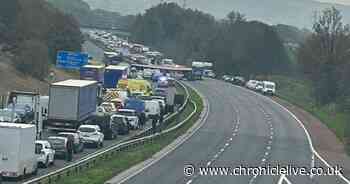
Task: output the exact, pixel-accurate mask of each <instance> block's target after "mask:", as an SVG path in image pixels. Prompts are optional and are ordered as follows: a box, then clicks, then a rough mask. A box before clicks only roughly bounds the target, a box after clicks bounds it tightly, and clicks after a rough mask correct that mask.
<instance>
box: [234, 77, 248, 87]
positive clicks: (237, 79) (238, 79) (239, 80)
mask: <svg viewBox="0 0 350 184" xmlns="http://www.w3.org/2000/svg"><path fill="white" fill-rule="evenodd" d="M232 83H233V84H235V85H239V86H244V85H245V79H244V78H243V77H241V76H235V77H234V78H233V81H232Z"/></svg>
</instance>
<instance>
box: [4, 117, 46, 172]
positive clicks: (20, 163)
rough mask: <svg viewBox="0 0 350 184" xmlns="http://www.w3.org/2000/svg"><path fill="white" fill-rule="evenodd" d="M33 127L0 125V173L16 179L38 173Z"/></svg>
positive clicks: (12, 124)
mask: <svg viewBox="0 0 350 184" xmlns="http://www.w3.org/2000/svg"><path fill="white" fill-rule="evenodd" d="M35 138H36V128H35V125H29V124H17V123H0V172H1V174H0V175H2V176H3V177H9V178H18V177H22V176H25V175H27V174H36V173H37V171H38V164H37V157H38V155H37V154H40V152H38V153H36V150H35Z"/></svg>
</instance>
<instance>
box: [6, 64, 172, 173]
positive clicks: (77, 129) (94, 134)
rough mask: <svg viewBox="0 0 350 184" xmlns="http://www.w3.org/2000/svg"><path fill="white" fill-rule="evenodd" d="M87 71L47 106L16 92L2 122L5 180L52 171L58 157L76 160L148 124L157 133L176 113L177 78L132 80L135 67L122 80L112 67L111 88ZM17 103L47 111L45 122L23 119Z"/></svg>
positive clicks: (56, 86)
mask: <svg viewBox="0 0 350 184" xmlns="http://www.w3.org/2000/svg"><path fill="white" fill-rule="evenodd" d="M86 67H87V68H90V69H91V70H89V71H90V72H91V73H99V71H98V70H95V68H104V67H100V66H96V67H92V66H86ZM115 67H120V66H115ZM83 68H84V69H82V71H83V72H81V79H80V80H74V79H70V80H65V81H59V82H56V83H53V84H51V85H50V92H49V96H48V104H47V107H45V108H44V106H43V104H40V98H39V99H38V101H34V100H33V99H34V98H33V96H30V95H29V94H25V93H23V94H21V93H16V97H14V96H13V97H12V98H13V99H12V101H13V102H12V103H10V104H9V107H7V109H5V110H4V111H6V112H9V113H8V114H7V116H6V117H5V116H1V122H0V150H1V152H0V157H1V159H0V171H1V175H2V176H3V177H10V178H11V177H15V178H17V177H21V176H23V175H27V174H35V173H36V172H37V171H38V167H39V166H41V167H44V168H46V167H49V166H50V165H51V164H54V162H55V159H65V160H67V161H71V160H72V157H73V154H74V153H80V152H83V151H84V148H86V146H88V147H90V145H92V146H93V147H95V148H101V147H103V143H104V140H105V139H109V140H113V139H116V138H117V136H118V135H127V134H128V133H129V131H133V130H142V129H144V127H145V124H146V122H148V121H152V126H153V128H154V129H155V128H156V126H160V125H161V123H162V121H163V117H164V116H165V115H166V114H167V113H170V112H173V111H174V108H175V102H174V100H175V95H176V89H175V87H174V82H173V81H172V80H173V79H172V78H171V77H167V76H165V75H164V74H162V73H160V72H159V71H152V74H151V78H150V79H144V78H143V76H141V75H139V74H140V73H141V72H140V71H136V72H137V73H138V74H137V75H136V78H128V76H129V74H131V70H130V69H129V68H126V70H125V73H123V72H124V71H123V72H121V73H122V75H119V76H116V75H114V74H113V75H111V74H110V73H109V72H108V69H107V68H108V67H106V70H104V71H103V72H102V73H103V75H104V79H105V81H110V82H111V81H112V82H111V83H108V85H111V84H112V83H115V86H113V85H112V86H108V88H107V87H106V86H104V83H101V81H100V78H99V77H100V75H97V74H92V75H86V73H89V72H86V71H87V70H86V68H85V67H83ZM120 68H123V69H124V68H125V67H120ZM129 70H130V71H129ZM91 76H92V78H91ZM155 76H157V77H155ZM110 77H112V78H113V79H110ZM86 79H88V80H86ZM26 95H27V96H26ZM15 98H16V99H15ZM45 98H46V97H45ZM24 99H25V100H24ZM14 100H15V101H16V102H14ZM36 103H38V104H40V105H38V104H36ZM17 104H18V106H22V105H23V104H25V105H26V106H27V107H28V108H30V107H33V108H36V106H38V107H40V108H41V109H40V112H42V113H44V114H40V117H41V118H44V119H42V121H43V122H42V123H40V124H36V123H35V120H34V121H31V122H27V123H25V122H22V121H20V120H18V118H19V115H16V111H12V112H11V111H10V110H9V108H11V106H16V105H17ZM46 108H47V109H46ZM28 110H30V109H28ZM10 112H11V113H10ZM33 112H35V110H34V111H33ZM34 114H37V113H34ZM17 116H18V117H17ZM37 116H39V115H37ZM34 119H35V118H34ZM41 126H42V127H41ZM46 132H49V133H46Z"/></svg>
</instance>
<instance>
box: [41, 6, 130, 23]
mask: <svg viewBox="0 0 350 184" xmlns="http://www.w3.org/2000/svg"><path fill="white" fill-rule="evenodd" d="M47 1H48V2H50V3H51V4H52V5H53V6H55V7H56V8H58V9H59V10H61V11H63V12H64V13H66V14H71V15H73V16H74V17H75V18H76V19H77V20H78V21H79V23H80V25H81V26H84V27H97V28H117V29H127V27H128V26H129V23H130V22H131V21H132V19H133V16H122V15H120V14H119V13H117V12H112V11H107V10H102V9H91V8H90V5H89V4H88V3H86V2H84V1H83V0H47Z"/></svg>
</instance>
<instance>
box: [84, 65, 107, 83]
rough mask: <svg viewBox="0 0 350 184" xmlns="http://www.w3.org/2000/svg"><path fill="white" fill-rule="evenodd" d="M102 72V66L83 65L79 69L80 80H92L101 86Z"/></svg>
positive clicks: (103, 69)
mask: <svg viewBox="0 0 350 184" xmlns="http://www.w3.org/2000/svg"><path fill="white" fill-rule="evenodd" d="M104 72H105V66H103V65H84V66H82V67H81V68H80V79H81V80H94V81H97V82H99V83H101V84H103V83H104Z"/></svg>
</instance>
